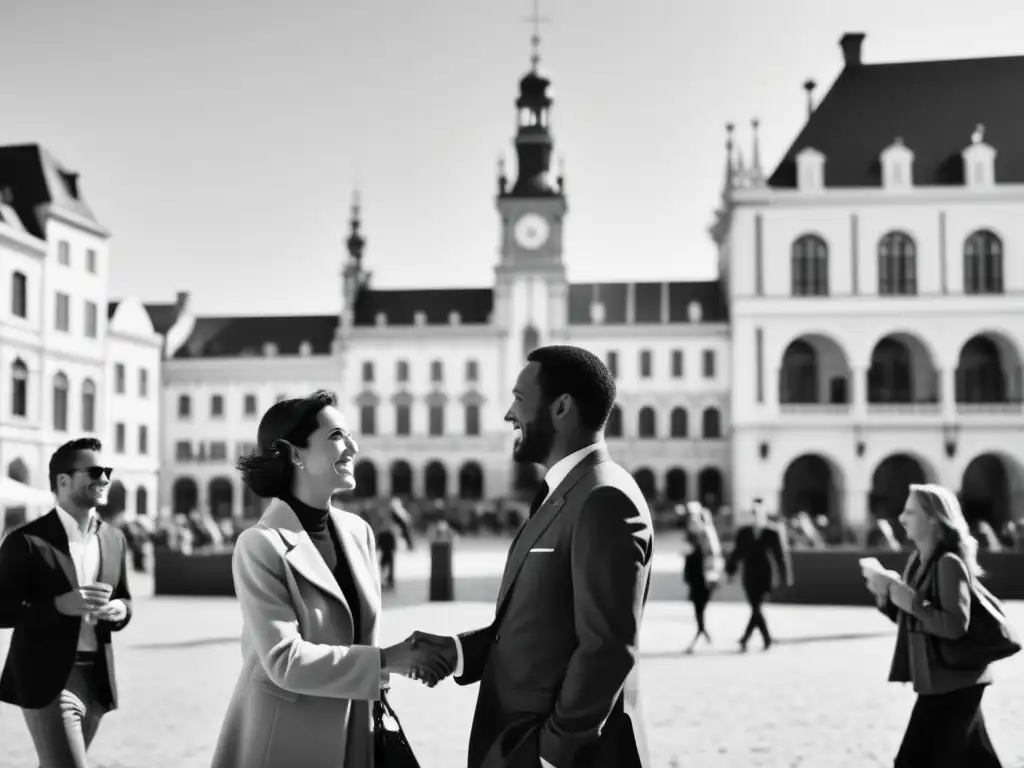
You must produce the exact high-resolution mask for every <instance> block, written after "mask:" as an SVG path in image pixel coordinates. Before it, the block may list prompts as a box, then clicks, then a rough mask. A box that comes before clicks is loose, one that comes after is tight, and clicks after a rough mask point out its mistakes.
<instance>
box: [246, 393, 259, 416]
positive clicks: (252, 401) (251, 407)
mask: <svg viewBox="0 0 1024 768" xmlns="http://www.w3.org/2000/svg"><path fill="white" fill-rule="evenodd" d="M244 407H245V415H246V416H255V415H256V395H246V396H245V406H244Z"/></svg>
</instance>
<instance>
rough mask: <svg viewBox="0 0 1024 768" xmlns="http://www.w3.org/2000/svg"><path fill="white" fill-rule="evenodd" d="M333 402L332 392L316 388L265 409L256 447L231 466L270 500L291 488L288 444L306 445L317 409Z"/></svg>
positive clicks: (315, 422)
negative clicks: (313, 390)
mask: <svg viewBox="0 0 1024 768" xmlns="http://www.w3.org/2000/svg"><path fill="white" fill-rule="evenodd" d="M336 403H337V398H336V397H335V396H334V393H333V392H330V391H328V390H326V389H318V390H317V391H316V392H314V393H313V394H311V395H308V396H306V397H295V398H292V399H290V400H282V401H281V402H279V403H274V404H273V405H272V406H270V408H268V409H267V412H266V413H265V414H263V418H262V419H260V426H259V429H258V430H257V431H256V450H255V451H254V452H253V453H251V454H249V455H248V456H241V457H239V459H238V463H237V464H236V465H235V466H236V467H237V469H238V471H239V472H240V473H241V474H242V480H243V481H244V482H245V484H246V485H248V486H249V488H250V489H251V490H252V492H253V493H255V494H256V495H257V496H259V497H260V498H263V499H272V498H277V497H280V496H282V495H284V494H286V493H288V492H289V491H291V487H292V476H293V471H294V468H293V466H292V455H291V450H290V449H289V447H288V445H289V444H291V445H294V446H295V447H297V448H305V447H307V446H308V445H309V436H310V435H311V434H313V433H314V432H315V431H316V430H317V429H318V428H319V426H320V420H319V416H320V411H322V410H323V409H324V408H327V407H328V406H332V405H335V404H336Z"/></svg>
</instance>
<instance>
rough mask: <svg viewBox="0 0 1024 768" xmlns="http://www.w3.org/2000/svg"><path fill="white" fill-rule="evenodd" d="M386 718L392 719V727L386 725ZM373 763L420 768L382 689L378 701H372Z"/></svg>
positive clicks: (381, 767) (383, 766) (377, 767)
mask: <svg viewBox="0 0 1024 768" xmlns="http://www.w3.org/2000/svg"><path fill="white" fill-rule="evenodd" d="M387 719H391V720H393V721H394V723H395V727H394V728H388V727H387V723H386V721H387ZM373 764H374V768H420V763H419V761H418V760H417V759H416V755H414V754H413V751H412V747H411V746H409V740H408V739H407V738H405V731H404V730H403V729H402V723H401V722H400V721H399V720H398V715H396V714H395V710H394V709H392V707H391V703H390V702H389V701H388V697H387V691H386V690H384V689H381V692H380V701H375V702H374V703H373Z"/></svg>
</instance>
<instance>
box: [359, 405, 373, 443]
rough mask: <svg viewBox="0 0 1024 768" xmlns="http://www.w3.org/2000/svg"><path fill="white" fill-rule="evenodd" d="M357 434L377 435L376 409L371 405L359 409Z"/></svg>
mask: <svg viewBox="0 0 1024 768" xmlns="http://www.w3.org/2000/svg"><path fill="white" fill-rule="evenodd" d="M359 434H361V435H371V436H372V435H376V434H377V409H376V408H375V407H374V406H372V405H363V406H360V407H359Z"/></svg>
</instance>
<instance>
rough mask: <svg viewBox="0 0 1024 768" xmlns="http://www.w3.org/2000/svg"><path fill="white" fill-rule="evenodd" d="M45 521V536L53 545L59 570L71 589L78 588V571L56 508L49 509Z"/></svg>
mask: <svg viewBox="0 0 1024 768" xmlns="http://www.w3.org/2000/svg"><path fill="white" fill-rule="evenodd" d="M46 523H47V527H48V530H47V531H46V538H47V539H48V540H49V542H50V545H51V546H52V547H53V553H54V557H55V558H56V560H57V563H58V564H59V565H60V567H61V570H62V571H64V575H65V576H66V577H67V579H68V584H70V585H71V589H78V588H79V586H80V585H79V583H78V573H77V572H76V571H75V562H74V560H72V559H71V546H70V545H69V544H68V534H67V531H65V530H64V525H63V524H62V523H61V521H60V517H58V516H57V510H56V508H54V509H52V510H50V513H49V514H48V515H47V516H46Z"/></svg>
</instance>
